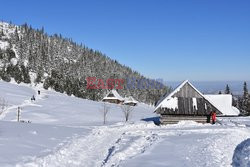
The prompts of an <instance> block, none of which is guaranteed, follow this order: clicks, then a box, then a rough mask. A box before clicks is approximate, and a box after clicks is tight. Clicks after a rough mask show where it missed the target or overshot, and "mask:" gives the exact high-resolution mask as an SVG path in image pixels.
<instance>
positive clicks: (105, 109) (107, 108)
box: [100, 102, 110, 124]
mask: <svg viewBox="0 0 250 167" xmlns="http://www.w3.org/2000/svg"><path fill="white" fill-rule="evenodd" d="M100 111H101V113H102V116H103V124H106V122H107V115H108V112H109V111H110V106H109V105H108V104H107V103H105V102H104V103H103V104H102V109H101V110H100Z"/></svg>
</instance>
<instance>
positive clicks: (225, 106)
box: [204, 95, 240, 116]
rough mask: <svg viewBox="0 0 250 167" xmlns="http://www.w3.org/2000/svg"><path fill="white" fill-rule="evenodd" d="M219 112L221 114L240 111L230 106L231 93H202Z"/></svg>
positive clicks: (234, 113) (233, 113) (236, 113)
mask: <svg viewBox="0 0 250 167" xmlns="http://www.w3.org/2000/svg"><path fill="white" fill-rule="evenodd" d="M204 96H205V97H206V98H207V99H208V100H209V101H210V102H212V103H213V104H214V105H215V106H216V107H217V108H218V109H219V110H220V111H221V112H222V115H228V116H230V115H231V116H233V115H239V114H240V111H239V110H238V109H237V108H236V107H233V106H232V95H204Z"/></svg>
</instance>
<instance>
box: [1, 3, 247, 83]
mask: <svg viewBox="0 0 250 167" xmlns="http://www.w3.org/2000/svg"><path fill="white" fill-rule="evenodd" d="M0 19H1V20H3V21H12V22H13V23H15V24H18V25H19V24H23V23H25V22H27V23H28V24H31V25H32V27H35V28H41V27H42V26H44V28H45V31H46V32H48V33H49V34H53V33H58V34H59V33H61V34H62V35H63V36H65V37H69V38H72V39H73V40H74V41H76V42H78V43H81V42H82V43H84V44H85V45H87V46H88V47H90V48H93V49H97V50H100V51H101V52H103V53H105V54H106V55H107V56H109V57H111V58H113V59H116V60H118V61H119V62H120V63H122V64H126V65H128V66H130V67H131V68H133V69H135V70H137V71H139V72H140V73H142V74H144V75H145V76H148V77H151V78H162V79H164V80H168V81H170V80H171V81H179V80H185V79H190V80H196V81H222V80H250V78H249V77H250V65H249V64H250V1H249V0H195V1H193V0H124V1H121V0H106V1H104V0H98V1H97V0H89V1H84V0H82V1H80V0H71V1H63V0H53V1H52V0H50V1H48V0H40V1H32V0H24V1H20V0H12V1H1V10H0Z"/></svg>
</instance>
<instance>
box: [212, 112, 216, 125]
mask: <svg viewBox="0 0 250 167" xmlns="http://www.w3.org/2000/svg"><path fill="white" fill-rule="evenodd" d="M215 122H216V112H214V111H213V112H212V124H215Z"/></svg>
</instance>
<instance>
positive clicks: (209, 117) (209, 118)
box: [207, 112, 212, 123]
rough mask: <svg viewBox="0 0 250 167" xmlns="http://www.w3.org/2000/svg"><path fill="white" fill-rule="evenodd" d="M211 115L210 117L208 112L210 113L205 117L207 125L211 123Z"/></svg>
mask: <svg viewBox="0 0 250 167" xmlns="http://www.w3.org/2000/svg"><path fill="white" fill-rule="evenodd" d="M211 115H212V112H210V113H209V114H208V115H207V123H211Z"/></svg>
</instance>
